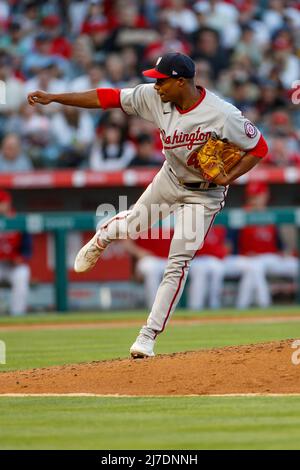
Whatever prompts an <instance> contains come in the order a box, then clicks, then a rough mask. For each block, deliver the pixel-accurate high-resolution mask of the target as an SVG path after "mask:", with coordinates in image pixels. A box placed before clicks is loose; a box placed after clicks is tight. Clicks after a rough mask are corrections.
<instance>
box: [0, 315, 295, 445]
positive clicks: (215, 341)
mask: <svg viewBox="0 0 300 470" xmlns="http://www.w3.org/2000/svg"><path fill="white" fill-rule="evenodd" d="M299 314H300V309H299V308H276V309H268V310H264V311H259V310H251V311H250V312H236V311H234V312H230V311H221V312H217V313H214V314H212V313H211V312H203V313H202V314H201V316H203V317H213V316H215V317H217V316H220V317H225V316H226V317H236V316H238V315H239V316H245V317H246V316H247V315H248V316H251V317H259V316H263V317H270V318H268V319H266V321H264V322H262V323H251V322H249V323H243V324H230V323H227V324H224V323H220V324H217V323H216V324H202V325H191V324H190V325H188V324H186V325H172V322H171V323H170V325H169V326H168V329H167V331H166V332H165V333H164V335H163V336H162V337H161V338H159V340H158V344H157V348H156V352H157V353H168V352H175V351H186V350H195V349H200V348H211V347H222V346H227V345H238V344H249V343H256V342H265V341H272V340H280V339H288V338H300V321H299V322H298V321H297V322H293V323H292V322H289V321H288V320H287V321H282V320H281V319H280V322H278V321H276V317H277V320H279V319H278V317H279V316H282V315H285V316H287V317H292V316H295V315H299ZM194 317H195V318H199V314H197V315H196V314H195V313H193V312H183V311H178V312H177V313H176V318H194ZM271 318H274V322H273V321H272V320H271ZM128 319H135V320H140V321H141V324H142V323H143V322H144V320H145V312H134V313H133V312H123V313H119V314H114V313H108V314H86V315H83V314H82V315H78V314H72V315H58V316H57V315H56V316H54V315H49V314H48V315H32V316H28V317H26V318H25V319H9V318H7V317H3V318H0V340H2V341H5V342H6V347H7V364H6V365H5V366H4V365H0V373H1V372H4V371H6V370H16V369H27V368H35V367H44V366H50V365H59V364H67V363H77V362H85V361H94V360H103V359H112V358H117V357H127V356H128V348H129V346H130V345H131V343H132V342H133V341H134V339H135V336H136V334H137V331H138V329H139V328H138V327H137V326H134V325H132V326H131V325H130V326H128V324H127V325H126V324H125V322H126V320H128ZM111 320H119V321H120V322H122V320H124V325H120V327H119V328H117V327H110V326H109V325H107V326H106V328H105V329H101V328H99V329H97V328H88V327H87V325H86V326H84V323H86V322H104V323H105V322H107V321H111ZM54 321H55V322H57V321H58V322H68V323H69V324H70V328H64V329H59V328H57V329H51V330H38V329H36V330H16V329H14V330H12V331H7V330H5V329H4V328H3V327H5V325H8V324H14V325H15V326H17V325H18V324H20V325H22V324H23V323H24V324H27V325H29V324H38V323H42V324H47V323H51V322H54ZM72 323H77V324H78V323H82V324H83V327H82V328H77V329H72ZM1 327H2V328H3V330H1ZM299 367H300V366H299ZM299 373H300V368H299ZM0 423H1V424H0V449H146V450H148V449H159V450H161V449H299V448H300V397H276V398H274V397H255V398H254V397H237V398H233V397H223V398H215V397H185V398H184V397H170V398H167V397H166V398H142V397H140V398H109V397H107V398H97V397H94V398H90V397H88V398H71V397H61V398H50V397H44V398H37V397H36V398H32V397H25V398H20V397H19V398H5V397H1V398H0Z"/></svg>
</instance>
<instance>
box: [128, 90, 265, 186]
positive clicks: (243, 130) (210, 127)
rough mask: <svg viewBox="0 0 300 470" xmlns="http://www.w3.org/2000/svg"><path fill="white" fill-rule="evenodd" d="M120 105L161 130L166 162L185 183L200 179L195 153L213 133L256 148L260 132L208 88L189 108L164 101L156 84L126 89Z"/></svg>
mask: <svg viewBox="0 0 300 470" xmlns="http://www.w3.org/2000/svg"><path fill="white" fill-rule="evenodd" d="M121 104H122V108H123V110H124V111H125V112H126V113H127V114H133V115H138V116H141V117H142V118H144V119H147V120H148V121H151V122H153V123H154V124H155V125H156V126H157V127H158V128H159V129H160V133H161V139H162V142H163V152H164V155H165V157H166V161H167V162H168V164H169V165H170V167H171V168H172V170H173V171H174V173H175V174H176V176H177V177H178V178H179V179H181V180H183V181H186V182H193V181H201V177H200V173H199V169H198V165H197V162H196V160H195V158H193V157H192V154H193V150H195V149H197V148H199V147H200V146H201V145H203V144H204V143H205V142H206V141H207V140H208V138H209V137H210V135H211V133H212V132H216V134H217V135H218V136H219V137H220V138H221V139H224V138H226V139H228V140H229V141H230V142H232V143H234V144H236V145H238V146H239V147H240V148H241V149H243V150H250V149H252V148H254V147H255V146H256V144H257V143H258V141H259V139H260V135H261V134H260V131H259V130H258V129H257V128H256V127H255V126H254V125H253V124H252V123H251V122H250V121H248V120H247V119H246V118H245V117H244V116H243V115H242V113H241V112H240V111H239V110H238V109H237V108H236V107H235V106H233V105H232V104H230V103H227V102H226V101H224V100H222V99H221V98H219V97H218V96H216V95H215V94H214V93H211V92H210V91H208V90H206V89H203V93H202V95H201V97H200V99H199V101H198V102H197V103H196V104H195V105H194V106H193V107H192V108H191V109H189V110H186V111H182V110H180V109H179V108H177V107H176V105H174V104H171V103H163V102H162V101H161V99H160V97H159V95H158V94H157V92H156V91H155V89H154V85H153V84H149V85H138V86H137V87H136V88H126V89H123V90H122V91H121Z"/></svg>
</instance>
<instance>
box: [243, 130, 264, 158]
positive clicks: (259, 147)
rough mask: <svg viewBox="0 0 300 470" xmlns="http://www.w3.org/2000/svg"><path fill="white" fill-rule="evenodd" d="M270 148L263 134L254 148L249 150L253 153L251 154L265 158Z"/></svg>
mask: <svg viewBox="0 0 300 470" xmlns="http://www.w3.org/2000/svg"><path fill="white" fill-rule="evenodd" d="M268 150H269V149H268V144H267V142H266V141H265V139H264V137H263V136H262V135H261V136H260V139H259V141H258V142H257V144H256V146H255V147H254V148H253V149H250V150H248V152H249V153H251V155H254V156H255V157H259V158H263V157H265V156H266V155H267V153H268Z"/></svg>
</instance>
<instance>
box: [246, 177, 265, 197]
mask: <svg viewBox="0 0 300 470" xmlns="http://www.w3.org/2000/svg"><path fill="white" fill-rule="evenodd" d="M261 194H269V186H268V185H267V183H265V182H264V181H251V182H250V183H248V184H247V186H246V196H247V197H252V196H258V195H261Z"/></svg>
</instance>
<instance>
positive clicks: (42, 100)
mask: <svg viewBox="0 0 300 470" xmlns="http://www.w3.org/2000/svg"><path fill="white" fill-rule="evenodd" d="M27 99H28V103H29V104H30V105H31V106H34V105H35V104H43V105H46V104H50V103H51V102H52V95H51V94H50V93H46V92H45V91H39V90H38V91H33V92H32V93H29V95H28V97H27Z"/></svg>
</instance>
